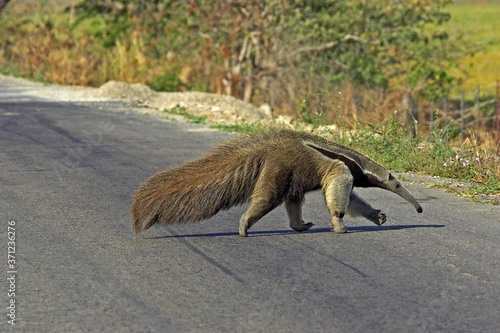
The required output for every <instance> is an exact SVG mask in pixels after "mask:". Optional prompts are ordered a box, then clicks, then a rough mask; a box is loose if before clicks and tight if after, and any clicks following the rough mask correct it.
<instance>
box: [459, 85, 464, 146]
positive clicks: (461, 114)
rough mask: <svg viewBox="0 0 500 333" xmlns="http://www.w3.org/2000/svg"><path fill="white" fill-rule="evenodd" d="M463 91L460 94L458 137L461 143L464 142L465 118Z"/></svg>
mask: <svg viewBox="0 0 500 333" xmlns="http://www.w3.org/2000/svg"><path fill="white" fill-rule="evenodd" d="M464 98H465V97H464V91H463V90H462V92H461V93H460V118H461V120H460V136H461V138H462V141H464V138H465V133H464V118H465V105H464V103H465V102H464Z"/></svg>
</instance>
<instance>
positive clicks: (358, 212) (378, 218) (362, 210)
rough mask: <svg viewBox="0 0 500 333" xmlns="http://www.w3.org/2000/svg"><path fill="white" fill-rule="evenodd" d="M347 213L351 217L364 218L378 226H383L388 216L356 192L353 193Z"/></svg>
mask: <svg viewBox="0 0 500 333" xmlns="http://www.w3.org/2000/svg"><path fill="white" fill-rule="evenodd" d="M347 212H348V214H349V215H350V216H363V217H364V218H366V219H367V220H370V221H372V222H373V223H375V224H376V225H382V224H384V223H385V221H386V216H385V214H384V213H383V212H382V211H380V209H375V208H373V207H372V206H371V205H370V204H369V203H368V202H366V201H365V200H364V199H363V198H361V197H360V196H359V195H358V194H357V193H355V192H354V191H352V192H351V197H350V200H349V208H348V209H347Z"/></svg>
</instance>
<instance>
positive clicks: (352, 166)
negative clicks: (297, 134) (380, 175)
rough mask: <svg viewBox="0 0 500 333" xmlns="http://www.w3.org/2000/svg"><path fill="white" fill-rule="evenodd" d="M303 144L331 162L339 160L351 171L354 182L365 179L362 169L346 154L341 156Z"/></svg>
mask: <svg viewBox="0 0 500 333" xmlns="http://www.w3.org/2000/svg"><path fill="white" fill-rule="evenodd" d="M304 144H305V145H306V146H308V147H310V148H312V149H314V150H316V151H317V152H319V153H321V154H322V155H323V156H326V157H328V158H330V159H332V160H340V161H342V162H343V163H344V164H345V165H346V166H347V167H348V168H349V170H350V171H351V174H352V176H353V177H354V179H355V182H356V180H361V179H363V178H365V177H366V176H365V173H364V172H363V168H362V167H361V166H360V165H359V164H358V163H357V162H356V161H355V160H354V159H352V158H351V157H349V156H348V155H346V154H343V153H342V151H340V150H339V151H334V150H330V149H327V148H324V147H320V146H317V145H315V144H312V143H310V142H304Z"/></svg>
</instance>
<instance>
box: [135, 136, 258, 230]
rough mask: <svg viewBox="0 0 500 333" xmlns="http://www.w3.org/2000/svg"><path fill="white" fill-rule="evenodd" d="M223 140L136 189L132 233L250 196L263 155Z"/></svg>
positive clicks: (191, 218)
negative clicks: (198, 155) (208, 150)
mask: <svg viewBox="0 0 500 333" xmlns="http://www.w3.org/2000/svg"><path fill="white" fill-rule="evenodd" d="M240 144H243V142H232V143H228V144H223V145H221V146H219V147H217V148H216V149H213V150H212V151H210V152H209V153H208V154H207V155H205V156H204V157H202V158H201V159H198V160H195V161H192V162H188V163H186V164H184V165H181V166H179V167H177V168H175V169H171V170H166V171H162V172H159V173H157V174H155V175H153V176H151V177H150V178H149V179H147V180H146V181H145V182H144V183H142V185H141V186H140V187H139V189H138V190H137V191H136V193H135V196H134V199H133V202H132V207H131V213H132V219H133V227H134V231H135V233H139V232H141V231H143V230H147V229H149V228H150V227H151V226H152V225H153V224H155V223H159V224H173V223H186V222H197V221H200V220H203V219H207V218H209V217H211V216H213V215H215V214H216V213H217V212H218V211H220V210H222V209H229V208H231V207H233V206H235V205H239V204H242V203H244V202H246V201H248V200H249V199H250V196H251V194H252V190H253V188H254V185H255V183H256V181H257V178H258V177H259V174H260V171H261V169H262V165H263V160H262V155H261V156H260V157H259V156H255V155H254V154H252V152H251V151H249V150H247V149H237V147H236V146H239V145H240Z"/></svg>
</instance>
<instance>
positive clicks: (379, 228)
mask: <svg viewBox="0 0 500 333" xmlns="http://www.w3.org/2000/svg"><path fill="white" fill-rule="evenodd" d="M444 226H445V225H444V224H410V225H387V226H384V225H383V226H376V225H373V226H351V227H347V229H348V232H347V235H348V234H350V233H358V232H375V231H376V232H381V231H393V230H405V229H418V228H443V227H444ZM164 228H165V229H166V230H168V232H169V233H170V235H164V236H153V237H144V238H148V239H161V238H195V237H228V236H238V233H237V232H213V233H202V234H178V233H177V232H176V231H174V230H173V229H172V228H170V227H164ZM318 233H332V230H331V228H314V227H313V228H312V229H309V230H307V231H305V232H296V231H294V230H291V229H290V230H262V231H249V232H248V237H261V236H276V235H291V234H296V235H306V234H318ZM332 234H333V233H332ZM336 235H340V236H342V235H346V234H336Z"/></svg>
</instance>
